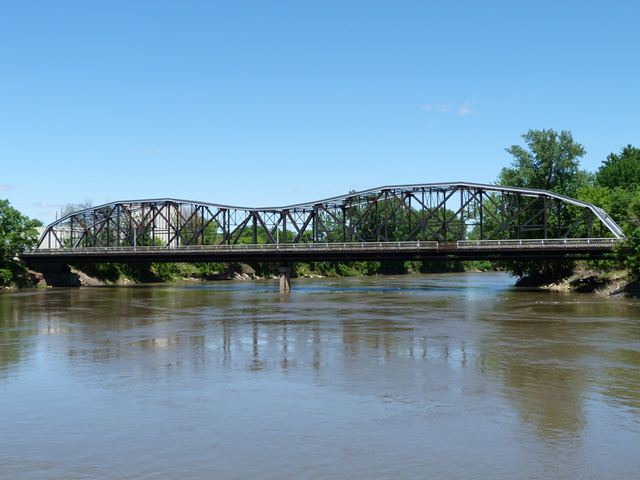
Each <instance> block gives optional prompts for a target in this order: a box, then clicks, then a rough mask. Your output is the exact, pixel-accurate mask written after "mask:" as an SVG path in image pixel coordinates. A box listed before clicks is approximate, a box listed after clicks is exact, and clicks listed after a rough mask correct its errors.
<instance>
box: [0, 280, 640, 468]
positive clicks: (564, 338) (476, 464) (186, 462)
mask: <svg viewBox="0 0 640 480" xmlns="http://www.w3.org/2000/svg"><path fill="white" fill-rule="evenodd" d="M276 283H277V282H274V281H271V282H267V281H264V282H262V281H257V282H215V283H202V284H190V285H153V286H149V285H141V286H132V287H115V288H80V289H48V290H40V289H35V290H22V291H15V292H4V293H0V478H1V479H12V480H14V479H15V480H20V479H47V480H49V479H54V480H55V479H61V480H62V479H64V480H67V479H176V478H179V479H180V480H188V479H213V478H215V479H244V478H269V479H271V478H272V479H282V478H318V479H320V478H349V479H355V478H362V479H376V478H437V479H476V478H477V479H485V478H494V479H496V478H497V479H537V478H539V479H564V478H566V479H576V478H580V479H582V478H602V479H632V478H639V476H640V301H638V300H625V299H602V298H596V297H594V296H590V295H587V294H567V293H546V292H545V293H539V292H527V291H516V290H515V289H513V287H512V284H513V279H510V278H509V277H507V276H506V275H504V274H500V273H464V274H443V275H420V276H394V277H391V276H385V277H371V278H369V277H367V278H353V279H340V280H332V279H313V280H311V279H310V280H299V279H294V281H293V288H294V290H293V293H292V294H291V295H289V296H281V295H279V294H278V292H277V285H276Z"/></svg>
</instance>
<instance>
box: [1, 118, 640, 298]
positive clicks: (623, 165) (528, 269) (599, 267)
mask: <svg viewBox="0 0 640 480" xmlns="http://www.w3.org/2000/svg"><path fill="white" fill-rule="evenodd" d="M522 139H523V141H524V144H523V145H512V146H511V147H509V148H507V152H508V153H509V154H510V155H511V156H512V157H513V160H512V164H511V165H510V166H508V167H505V168H503V169H502V171H501V172H500V174H499V175H498V177H497V179H496V183H497V184H500V185H507V186H517V187H529V188H539V189H544V190H550V191H553V192H556V193H559V194H562V195H567V196H570V197H575V198H578V199H581V200H584V201H587V202H590V203H593V204H595V205H597V206H599V207H601V208H603V209H604V210H605V211H607V212H608V213H609V214H610V215H611V216H612V217H613V218H614V219H615V220H616V221H617V222H618V223H619V224H620V225H621V227H622V228H623V229H624V231H625V233H626V235H627V240H626V241H625V242H624V243H622V244H620V245H619V246H618V247H617V250H616V256H615V259H613V260H609V261H598V262H596V261H591V262H581V264H580V265H579V268H578V270H579V271H580V272H581V274H585V272H586V271H593V272H596V273H597V276H599V278H607V277H612V276H613V277H616V278H618V277H619V275H618V273H615V272H619V271H621V270H622V271H626V272H627V274H628V278H629V280H630V281H635V282H639V281H640V148H636V147H633V146H631V145H627V146H625V147H624V148H622V149H621V151H620V152H619V153H611V154H610V155H609V156H608V157H607V158H606V159H605V160H604V161H603V162H602V165H601V166H600V167H599V168H598V170H597V171H596V172H594V173H590V172H587V171H586V170H584V169H582V168H581V166H580V159H581V158H582V157H583V156H584V155H585V149H584V147H583V146H582V145H581V144H579V143H577V142H576V141H575V140H574V139H573V137H572V134H571V133H570V132H568V131H561V132H556V131H554V130H530V131H529V132H527V133H525V134H524V135H523V136H522ZM389 201H390V202H393V201H394V200H389ZM88 206H89V203H88V202H85V203H83V204H80V205H69V206H68V209H67V210H68V211H73V210H76V209H78V208H86V207H88ZM390 207H391V211H395V209H394V208H393V207H394V206H393V205H391V206H390ZM574 214H575V213H572V212H571V210H570V209H567V210H566V211H563V212H562V214H560V213H557V214H552V215H551V217H550V219H549V222H550V226H551V227H553V222H556V223H557V224H558V225H560V224H568V223H571V222H572V218H571V215H574ZM554 215H555V216H554ZM367 218H368V222H369V223H370V224H368V225H363V228H364V229H365V230H366V229H372V231H375V229H376V225H377V222H379V218H377V217H376V216H375V215H374V214H371V215H369V216H368V217H367ZM403 222H404V220H402V219H401V218H400V219H396V220H395V221H390V222H388V223H387V227H386V229H387V231H386V236H387V237H388V238H389V240H391V241H393V240H402V239H404V238H405V237H406V235H407V232H408V231H410V225H407V224H405V223H403ZM39 225H40V222H38V221H37V220H33V219H30V218H28V217H26V216H24V215H22V214H21V213H20V212H18V211H17V210H16V209H15V208H13V207H11V206H10V205H9V202H8V201H7V200H3V201H0V286H6V285H18V286H21V285H25V284H27V283H28V282H27V278H28V276H27V275H26V270H25V267H24V266H23V265H22V264H21V263H20V262H19V261H17V259H16V255H17V254H18V253H19V252H20V251H22V250H24V249H25V248H30V247H32V246H33V245H35V242H36V240H37V231H36V227H38V226H39ZM492 228H495V229H497V230H496V231H500V230H499V225H497V224H496V225H491V223H490V221H488V222H487V224H486V225H485V232H486V235H487V236H490V235H491V233H490V232H491V229H492ZM205 233H206V236H207V241H215V240H216V235H217V232H216V231H215V230H214V229H213V230H211V231H207V232H205ZM445 233H446V235H447V239H448V240H455V239H457V238H459V236H460V234H461V233H462V232H461V231H455V226H453V227H452V229H451V231H448V232H445ZM467 233H468V234H469V235H470V236H471V238H474V235H475V234H476V232H474V231H471V232H467ZM259 235H260V236H261V237H260V238H259V239H258V241H259V242H260V241H266V236H265V235H266V232H261V233H260V234H259ZM262 237H264V238H262ZM144 240H145V239H144V238H138V241H141V242H143V241H144ZM251 242H252V239H251V238H249V237H247V238H241V239H240V243H251ZM278 267H279V265H277V264H269V263H260V264H257V265H251V266H247V265H244V264H221V263H193V264H182V263H151V264H117V263H110V264H95V265H77V266H76V268H77V269H79V270H81V271H83V272H84V273H86V274H88V275H90V276H92V277H96V278H98V279H101V280H105V281H107V282H113V283H116V282H121V281H126V280H128V281H136V282H137V281H176V280H180V279H185V278H194V279H219V278H234V277H237V276H239V275H244V276H245V277H247V276H249V277H261V278H264V277H270V276H273V275H277V274H278ZM496 268H498V269H502V270H507V271H508V272H510V273H511V274H513V275H515V276H517V277H518V278H519V279H520V283H521V284H522V285H542V284H545V283H553V282H558V281H560V280H562V279H569V278H574V277H575V275H576V274H577V273H576V272H577V270H576V264H575V263H574V262H571V261H563V262H558V261H554V262H548V261H509V262H500V263H499V264H497V265H494V264H492V263H490V262H442V261H440V262H391V263H381V262H352V263H341V262H315V263H296V264H294V265H293V274H294V275H295V276H301V277H304V276H356V275H376V274H401V273H418V272H422V273H428V272H451V271H463V270H491V269H496ZM574 279H575V278H574ZM576 281H578V280H576ZM587 282H588V281H587Z"/></svg>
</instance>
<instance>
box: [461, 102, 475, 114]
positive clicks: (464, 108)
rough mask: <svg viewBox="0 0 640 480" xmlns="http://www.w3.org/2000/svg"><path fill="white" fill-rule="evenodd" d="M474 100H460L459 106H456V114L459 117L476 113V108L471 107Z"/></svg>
mask: <svg viewBox="0 0 640 480" xmlns="http://www.w3.org/2000/svg"><path fill="white" fill-rule="evenodd" d="M474 103H475V102H462V104H461V105H460V107H458V111H457V114H458V115H459V116H461V117H464V116H466V115H473V114H474V113H478V110H476V109H475V108H473V104H474Z"/></svg>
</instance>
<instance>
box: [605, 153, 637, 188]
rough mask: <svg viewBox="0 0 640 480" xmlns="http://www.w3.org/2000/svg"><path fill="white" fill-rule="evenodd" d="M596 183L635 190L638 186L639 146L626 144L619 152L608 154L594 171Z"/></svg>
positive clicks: (607, 186)
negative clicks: (595, 171)
mask: <svg viewBox="0 0 640 480" xmlns="http://www.w3.org/2000/svg"><path fill="white" fill-rule="evenodd" d="M596 180H597V182H598V185H600V186H602V187H606V188H610V189H615V188H624V189H625V190H635V189H636V188H637V187H638V186H640V148H636V147H633V146H631V145H627V146H626V147H624V148H623V149H622V151H621V152H620V154H618V155H616V154H615V153H611V154H609V156H608V157H607V159H606V160H605V161H604V162H603V163H602V165H601V166H600V168H599V169H598V172H597V173H596Z"/></svg>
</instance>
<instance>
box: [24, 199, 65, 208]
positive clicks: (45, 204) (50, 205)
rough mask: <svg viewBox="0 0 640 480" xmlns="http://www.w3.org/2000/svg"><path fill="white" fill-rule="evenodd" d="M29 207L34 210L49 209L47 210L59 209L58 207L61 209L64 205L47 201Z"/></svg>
mask: <svg viewBox="0 0 640 480" xmlns="http://www.w3.org/2000/svg"><path fill="white" fill-rule="evenodd" d="M31 206H33V207H36V208H45V209H49V208H60V207H63V206H64V205H62V204H61V203H50V202H47V201H39V202H35V203H32V204H31Z"/></svg>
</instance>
